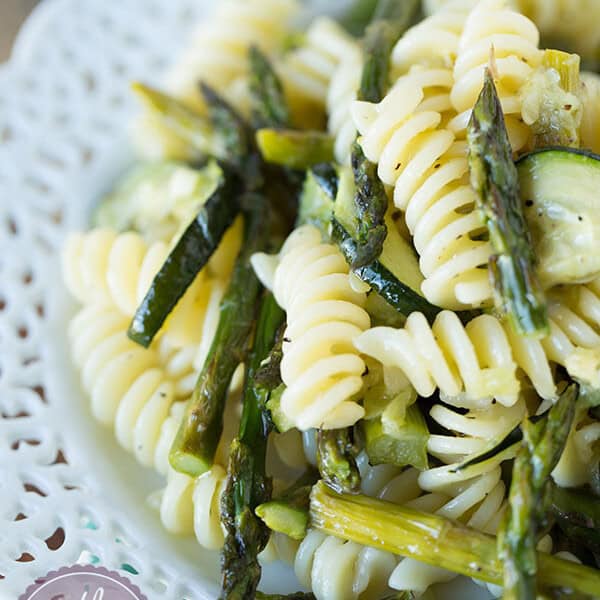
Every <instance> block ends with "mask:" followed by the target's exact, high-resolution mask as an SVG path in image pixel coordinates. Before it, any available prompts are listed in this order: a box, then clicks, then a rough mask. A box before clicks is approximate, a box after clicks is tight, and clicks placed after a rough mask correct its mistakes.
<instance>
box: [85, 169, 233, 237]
mask: <svg viewBox="0 0 600 600" xmlns="http://www.w3.org/2000/svg"><path fill="white" fill-rule="evenodd" d="M222 178H223V172H222V170H221V168H220V167H219V166H218V165H217V163H216V162H215V161H210V162H209V163H208V164H207V165H206V166H204V167H202V168H193V167H190V166H188V165H187V164H185V163H182V162H175V161H164V162H148V163H140V164H137V165H135V166H134V167H133V168H132V169H131V170H128V171H127V172H126V173H125V175H123V177H122V178H120V179H119V181H118V182H117V185H116V186H115V188H114V189H113V191H112V192H111V193H110V194H109V195H108V196H106V197H105V198H103V199H102V200H101V202H100V204H99V205H98V207H97V209H96V211H95V212H94V215H93V218H92V223H93V225H94V227H109V228H110V229H113V230H115V231H131V230H134V231H140V232H143V233H144V237H146V238H149V239H165V238H170V237H173V236H174V235H175V234H176V233H177V231H178V230H179V229H180V227H181V226H182V225H187V224H188V223H189V222H190V221H191V220H192V219H193V218H194V217H195V216H196V214H197V213H198V211H199V210H200V208H201V207H202V205H203V204H204V203H205V202H206V200H207V199H208V198H209V197H210V195H211V194H212V193H213V192H214V191H215V189H216V188H217V186H218V185H219V183H220V182H221V180H222Z"/></svg>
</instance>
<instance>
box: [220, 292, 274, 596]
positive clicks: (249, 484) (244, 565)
mask: <svg viewBox="0 0 600 600" xmlns="http://www.w3.org/2000/svg"><path fill="white" fill-rule="evenodd" d="M283 319H284V313H283V311H282V310H281V309H280V308H279V306H278V305H277V303H276V302H275V299H274V297H273V295H272V294H270V293H267V294H266V295H265V297H264V299H263V302H262V305H261V309H260V312H259V316H258V320H257V324H256V333H255V336H254V344H253V348H252V352H251V355H250V359H249V361H248V367H247V371H246V380H245V383H244V393H243V410H242V418H241V421H240V430H239V435H238V437H237V438H236V439H235V440H234V441H233V442H232V444H231V448H230V454H229V465H228V468H227V479H226V484H225V490H224V492H223V495H222V496H221V523H222V524H223V527H224V529H225V532H226V535H225V545H224V547H223V550H222V553H221V571H222V588H221V597H222V598H224V599H228V600H233V599H236V598H240V599H243V598H251V597H253V594H254V593H255V591H256V586H257V585H258V582H259V580H260V573H261V568H260V564H259V563H258V554H259V553H260V552H261V551H262V550H263V549H264V547H265V546H266V545H267V542H268V541H269V529H268V528H267V527H266V526H265V525H264V523H263V522H262V521H261V520H260V519H259V518H258V517H256V515H255V514H254V509H255V508H256V507H257V506H258V505H259V504H262V503H264V502H267V501H268V500H269V499H270V497H271V488H272V483H271V479H270V478H269V477H267V475H266V471H265V460H266V453H267V438H268V436H269V432H270V430H271V422H270V419H269V417H268V415H267V414H266V411H265V403H266V397H267V395H268V391H267V390H266V389H265V388H261V387H259V385H258V382H257V381H256V379H255V374H256V372H257V369H258V368H259V367H260V364H261V362H262V361H263V359H264V358H265V357H266V356H267V355H268V352H269V349H270V348H271V347H272V345H273V342H274V340H275V337H276V334H277V331H278V329H279V327H280V325H281V323H282V322H283Z"/></svg>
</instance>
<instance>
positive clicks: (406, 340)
mask: <svg viewBox="0 0 600 600" xmlns="http://www.w3.org/2000/svg"><path fill="white" fill-rule="evenodd" d="M355 344H356V347H357V348H358V349H359V350H360V351H361V352H363V353H364V354H367V355H369V356H373V357H374V358H377V359H378V360H379V361H380V362H382V363H383V364H387V365H390V366H397V367H400V368H401V369H402V371H403V372H404V374H405V375H406V376H407V377H408V379H409V380H410V382H411V383H412V384H413V385H414V387H415V389H416V390H417V392H418V393H419V394H420V395H422V396H431V394H432V393H433V392H434V391H435V389H436V388H439V389H440V391H441V392H442V393H443V394H444V395H445V396H446V397H447V398H448V400H449V401H450V402H453V403H457V406H464V407H469V408H477V407H480V408H483V407H485V406H489V404H490V402H491V401H492V400H493V399H496V400H497V401H498V402H500V403H501V404H504V405H505V406H511V405H513V404H515V402H516V401H517V399H518V396H519V390H520V383H519V380H518V378H517V376H516V368H517V367H519V368H520V369H522V371H523V372H524V373H525V374H526V375H527V376H528V377H529V379H530V380H531V382H532V384H533V386H534V388H535V389H536V390H537V392H538V393H539V394H540V396H541V397H542V398H553V397H554V396H555V392H556V388H555V385H554V380H553V376H552V371H551V368H550V364H549V359H548V357H547V355H546V353H545V351H544V349H543V347H542V344H541V343H540V342H539V341H538V340H535V339H527V338H521V337H519V336H516V335H515V334H514V333H513V332H512V330H511V329H510V327H508V326H506V325H504V324H502V323H501V322H500V321H498V320H497V319H496V318H495V317H492V316H490V315H481V316H479V317H476V318H475V319H473V320H472V321H470V322H469V323H467V325H466V326H463V325H462V323H461V322H460V320H459V318H458V317H457V316H456V314H455V313H453V312H450V311H443V312H441V313H440V314H439V315H438V316H437V317H436V319H435V321H434V323H433V325H432V326H431V327H430V326H429V324H428V323H427V320H426V319H425V317H424V316H423V315H422V314H421V313H412V314H411V315H410V316H409V317H408V319H407V320H406V325H405V327H404V329H393V328H388V327H375V328H373V329H370V330H369V331H366V332H365V333H363V334H362V335H361V336H360V337H358V338H357V339H356V341H355Z"/></svg>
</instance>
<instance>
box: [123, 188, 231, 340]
mask: <svg viewBox="0 0 600 600" xmlns="http://www.w3.org/2000/svg"><path fill="white" fill-rule="evenodd" d="M236 195H237V190H236V186H235V184H234V183H233V182H232V181H231V179H230V178H225V179H224V180H223V182H222V183H221V184H220V185H219V187H218V188H217V189H216V190H215V191H214V192H213V194H212V195H211V196H210V198H209V199H208V200H207V201H206V203H205V204H204V205H203V206H202V208H201V209H200V212H198V214H197V216H196V218H195V219H194V220H193V221H192V222H191V223H190V224H189V225H188V227H187V228H186V230H185V231H184V232H183V234H182V235H181V237H180V238H179V240H178V241H177V244H176V245H175V247H174V248H173V250H171V252H170V254H169V256H168V257H167V260H166V261H165V263H164V264H163V266H162V267H161V268H160V270H159V271H158V273H157V274H156V276H155V277H154V279H153V280H152V283H151V284H150V289H149V290H148V292H147V293H146V295H145V296H144V299H143V300H142V303H141V304H140V306H139V307H138V309H137V310H136V312H135V315H134V316H133V319H132V321H131V324H130V325H129V329H128V331H127V335H128V336H129V337H130V338H131V339H132V340H133V341H134V342H136V343H138V344H140V345H142V346H144V347H145V348H147V347H148V346H149V345H150V342H152V340H153V339H154V336H155V335H156V334H157V333H158V331H159V330H160V328H161V327H162V325H163V323H164V322H165V319H166V318H167V317H168V316H169V313H170V312H171V311H172V310H173V308H175V305H176V304H177V302H178V301H179V299H180V298H181V297H182V296H183V294H184V293H185V291H186V290H187V288H188V287H189V286H190V285H191V283H192V281H193V280H194V279H195V277H196V275H197V274H198V273H199V272H200V270H201V269H202V267H204V265H205V264H206V263H207V262H208V259H209V258H210V257H211V256H212V254H213V252H214V251H215V250H216V249H217V246H218V245H219V242H220V241H221V238H222V237H223V234H224V233H225V231H226V230H227V228H228V227H229V226H230V225H231V224H232V223H233V220H234V219H235V217H236V215H237V214H238V212H239V204H238V200H237V197H236Z"/></svg>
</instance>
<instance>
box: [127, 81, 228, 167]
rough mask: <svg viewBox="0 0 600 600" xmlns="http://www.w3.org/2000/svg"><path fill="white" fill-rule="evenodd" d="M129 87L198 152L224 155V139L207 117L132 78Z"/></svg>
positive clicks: (165, 123) (169, 127)
mask: <svg viewBox="0 0 600 600" xmlns="http://www.w3.org/2000/svg"><path fill="white" fill-rule="evenodd" d="M131 87H132V89H133V91H134V92H135V94H136V95H137V96H138V97H139V98H140V99H141V100H142V102H143V103H144V105H145V106H146V107H147V108H149V109H150V110H151V111H152V113H153V114H155V115H156V116H158V117H159V118H160V121H161V123H162V124H163V125H164V126H165V127H166V128H167V129H168V130H169V131H171V132H173V134H174V135H175V136H177V137H179V138H182V139H183V140H185V141H186V142H187V143H189V144H190V146H191V147H192V148H194V149H195V150H197V151H198V153H199V154H200V155H204V154H208V155H210V156H214V157H216V158H219V159H225V158H226V148H225V143H224V139H223V138H222V137H221V135H220V132H218V131H216V130H215V129H214V128H213V126H212V125H211V123H210V121H209V119H207V118H205V117H203V116H202V115H199V114H198V113H197V112H196V111H194V110H193V109H191V108H189V107H188V106H187V105H186V104H184V103H183V102H181V101H180V100H177V99H176V98H173V97H172V96H169V95H168V94H165V93H163V92H161V91H159V90H157V89H155V88H153V87H151V86H149V85H145V84H143V83H140V82H135V83H133V84H132V86H131Z"/></svg>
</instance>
